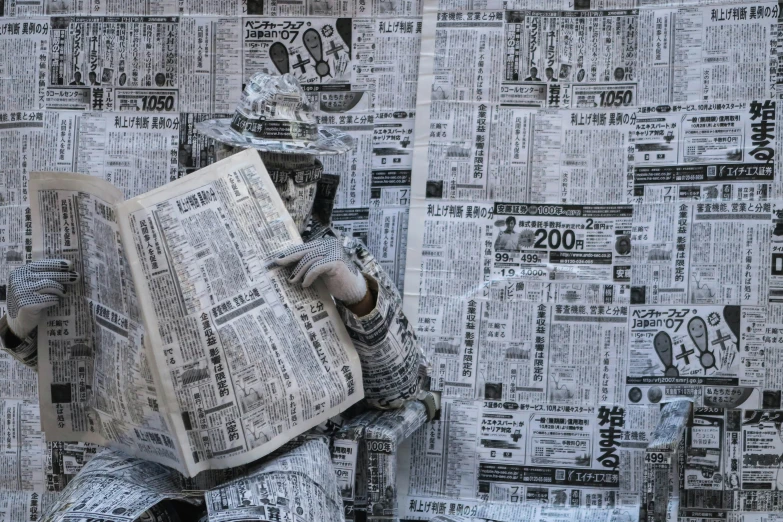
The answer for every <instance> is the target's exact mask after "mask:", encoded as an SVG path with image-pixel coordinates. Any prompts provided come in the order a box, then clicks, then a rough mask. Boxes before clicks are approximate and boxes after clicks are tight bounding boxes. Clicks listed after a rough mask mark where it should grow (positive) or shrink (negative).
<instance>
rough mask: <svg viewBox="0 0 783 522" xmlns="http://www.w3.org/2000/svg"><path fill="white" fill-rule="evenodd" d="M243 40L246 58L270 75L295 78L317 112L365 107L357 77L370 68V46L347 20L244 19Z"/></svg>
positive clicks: (370, 40)
mask: <svg viewBox="0 0 783 522" xmlns="http://www.w3.org/2000/svg"><path fill="white" fill-rule="evenodd" d="M244 39H245V41H244V53H245V55H246V59H249V60H252V61H253V62H256V63H257V64H258V66H259V68H266V69H267V70H268V71H269V72H271V73H274V74H286V73H290V74H292V75H294V76H295V77H296V78H297V79H298V80H299V82H300V83H301V84H302V87H304V89H305V91H307V92H310V93H314V94H313V96H318V98H317V99H318V100H319V101H320V103H319V105H320V107H319V109H320V110H321V111H323V112H330V113H344V112H347V111H350V110H353V111H354V112H356V111H363V110H367V109H369V108H370V103H371V101H372V100H371V94H370V93H369V92H366V91H367V90H368V87H367V82H366V80H364V79H363V78H362V75H363V74H364V73H367V74H370V73H371V69H372V67H373V66H374V65H375V63H374V58H375V56H374V53H375V44H374V41H373V38H372V35H366V34H365V33H362V32H358V31H355V27H354V20H353V19H352V18H331V17H330V18H327V17H318V18H309V19H306V20H302V19H301V18H300V19H296V18H291V19H288V18H275V19H262V18H256V17H249V18H247V19H246V20H245V31H244ZM364 40H366V41H364ZM315 93H318V94H317V95H316V94H315Z"/></svg>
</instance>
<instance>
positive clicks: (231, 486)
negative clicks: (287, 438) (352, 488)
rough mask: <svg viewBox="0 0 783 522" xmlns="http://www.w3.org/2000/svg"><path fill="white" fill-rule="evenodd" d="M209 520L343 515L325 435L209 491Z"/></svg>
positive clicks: (244, 521) (224, 521) (335, 521)
mask: <svg viewBox="0 0 783 522" xmlns="http://www.w3.org/2000/svg"><path fill="white" fill-rule="evenodd" d="M206 502H207V510H208V514H209V521H210V522H214V521H219V522H240V521H242V522H251V521H259V522H261V521H267V520H329V521H333V522H340V521H343V520H345V518H344V516H343V507H342V502H341V501H340V491H339V489H338V488H337V482H336V481H335V478H334V472H333V471H332V465H331V459H330V454H329V446H328V443H327V439H326V438H322V437H319V438H314V439H312V440H308V441H307V442H305V443H304V444H302V445H301V446H299V447H297V448H295V449H293V450H291V451H289V452H287V453H285V454H283V455H280V456H278V457H275V458H273V459H271V460H269V461H266V462H264V463H262V464H260V465H259V466H258V467H257V468H255V469H251V470H250V471H248V473H247V475H246V476H244V477H241V478H238V479H236V480H233V481H231V482H229V483H227V484H225V485H223V486H221V487H219V488H216V489H212V490H210V491H208V492H207V494H206Z"/></svg>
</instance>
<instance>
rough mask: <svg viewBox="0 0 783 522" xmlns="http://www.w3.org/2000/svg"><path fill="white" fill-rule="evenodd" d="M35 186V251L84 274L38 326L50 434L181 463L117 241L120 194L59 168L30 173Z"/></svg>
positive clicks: (44, 415) (44, 414)
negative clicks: (58, 171)
mask: <svg viewBox="0 0 783 522" xmlns="http://www.w3.org/2000/svg"><path fill="white" fill-rule="evenodd" d="M31 190H32V191H33V197H32V200H31V209H32V213H33V217H32V227H33V252H34V257H36V258H39V257H45V258H61V259H67V260H69V261H71V262H72V263H73V266H74V269H75V270H76V271H77V272H79V273H80V274H82V278H81V280H80V281H79V282H78V283H77V284H76V285H74V286H73V288H72V289H71V290H70V291H69V292H68V294H67V295H66V297H65V298H64V299H63V302H62V304H61V305H60V306H58V307H56V308H55V309H53V310H52V311H50V312H49V313H48V314H47V316H46V317H45V318H43V319H42V320H41V324H40V325H39V332H38V347H39V379H40V381H39V388H40V390H42V391H41V405H42V418H41V423H42V427H43V430H44V431H45V432H46V433H47V436H48V437H49V440H52V441H74V440H77V441H80V442H90V443H95V444H100V445H102V446H112V447H115V448H119V449H122V450H123V451H125V452H127V453H128V454H131V455H144V457H145V458H148V459H150V460H154V461H156V462H161V463H163V464H166V465H168V466H171V467H173V468H175V469H182V468H183V464H182V457H181V451H180V450H179V448H178V447H177V444H176V442H175V441H176V436H174V435H172V433H171V431H170V429H169V427H168V426H167V423H166V419H165V416H164V413H163V412H162V411H161V408H160V406H161V404H160V402H161V400H160V397H159V395H158V393H157V391H156V390H157V387H156V385H155V382H154V379H153V373H154V371H155V369H154V367H151V363H152V361H150V360H149V359H148V355H147V353H146V351H145V349H144V338H145V332H144V326H143V325H142V322H141V314H140V311H139V303H138V300H137V298H136V294H135V291H134V284H133V278H132V275H131V273H130V269H129V265H128V260H127V259H126V257H125V256H126V254H125V249H124V247H123V244H122V241H121V240H120V226H119V220H118V217H117V210H116V205H117V203H119V202H121V201H122V195H121V193H120V192H119V190H117V188H115V187H113V186H112V185H110V184H109V183H107V182H104V181H101V180H96V179H95V178H91V177H89V176H84V175H78V174H63V173H34V174H33V175H32V177H31Z"/></svg>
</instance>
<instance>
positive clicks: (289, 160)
mask: <svg viewBox="0 0 783 522" xmlns="http://www.w3.org/2000/svg"><path fill="white" fill-rule="evenodd" d="M261 159H262V160H263V161H264V166H265V167H266V170H267V171H268V172H269V176H270V177H271V178H272V181H273V182H274V183H275V188H276V189H277V192H278V194H280V197H281V198H282V200H283V204H284V205H285V208H286V210H288V213H289V214H291V218H292V219H293V220H294V224H295V225H296V228H297V229H298V230H299V232H300V233H301V232H303V231H304V229H305V228H306V227H307V225H308V224H309V222H310V216H311V215H312V214H313V203H315V196H316V192H317V189H318V180H319V179H321V175H322V174H323V165H322V164H321V162H320V161H319V160H318V159H317V158H316V157H315V156H311V155H307V154H280V153H277V152H262V153H261Z"/></svg>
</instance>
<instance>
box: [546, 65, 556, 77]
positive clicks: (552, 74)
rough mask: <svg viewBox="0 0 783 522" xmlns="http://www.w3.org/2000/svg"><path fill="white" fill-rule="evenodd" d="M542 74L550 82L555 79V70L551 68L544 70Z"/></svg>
mask: <svg viewBox="0 0 783 522" xmlns="http://www.w3.org/2000/svg"><path fill="white" fill-rule="evenodd" d="M544 74H545V75H546V79H547V80H551V79H552V78H554V77H555V70H554V69H552V68H551V67H547V68H546V69H544Z"/></svg>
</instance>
